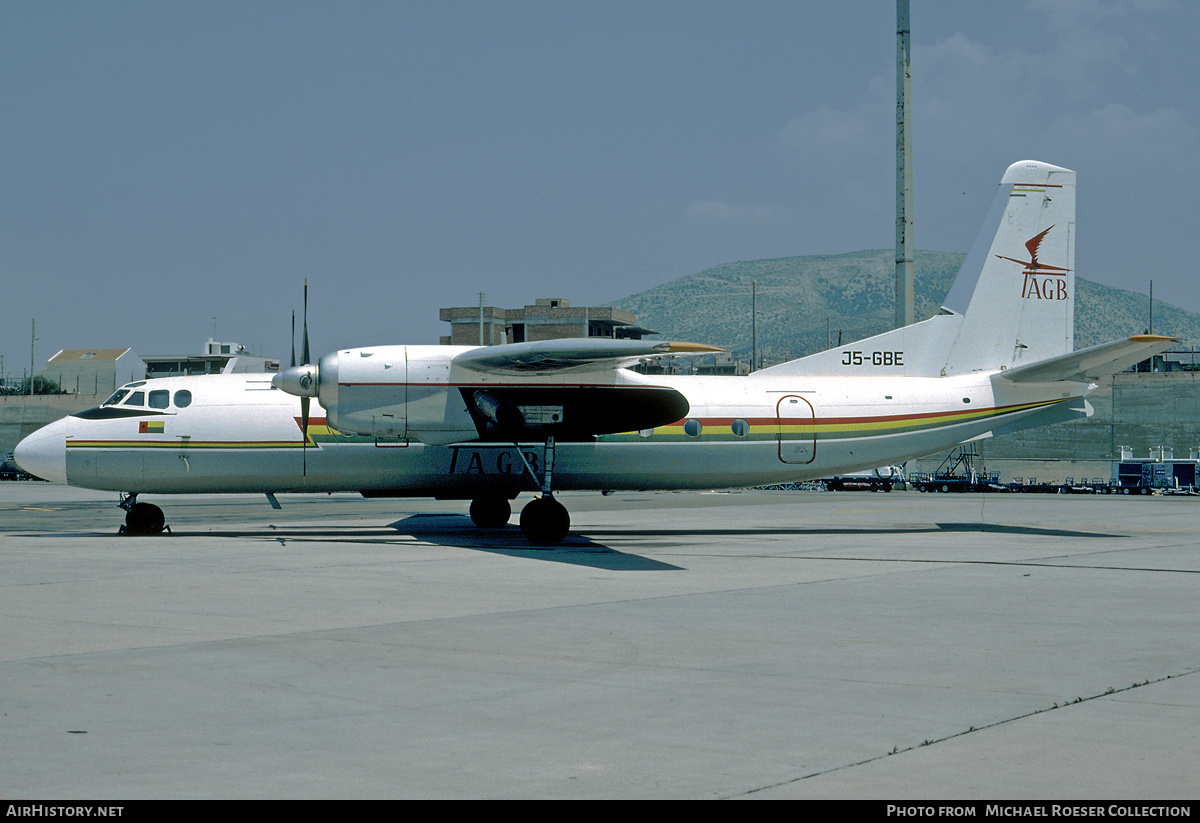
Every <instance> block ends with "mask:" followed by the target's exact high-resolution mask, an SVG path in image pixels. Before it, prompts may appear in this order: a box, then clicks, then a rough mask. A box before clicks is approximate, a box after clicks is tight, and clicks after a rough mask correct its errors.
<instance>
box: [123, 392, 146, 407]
mask: <svg viewBox="0 0 1200 823" xmlns="http://www.w3.org/2000/svg"><path fill="white" fill-rule="evenodd" d="M124 405H126V406H144V405H146V393H145V392H144V391H135V392H134V393H133V394H131V395H129V399H128V400H126V401H125V403H124Z"/></svg>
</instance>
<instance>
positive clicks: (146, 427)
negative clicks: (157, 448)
mask: <svg viewBox="0 0 1200 823" xmlns="http://www.w3.org/2000/svg"><path fill="white" fill-rule="evenodd" d="M162 431H163V421H161V420H143V421H142V422H140V423H138V434H162Z"/></svg>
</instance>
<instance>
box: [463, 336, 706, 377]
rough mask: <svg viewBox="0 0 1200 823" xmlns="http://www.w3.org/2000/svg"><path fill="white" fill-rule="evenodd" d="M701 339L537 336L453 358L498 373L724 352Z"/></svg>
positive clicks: (625, 363) (615, 365) (611, 366)
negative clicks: (536, 338)
mask: <svg viewBox="0 0 1200 823" xmlns="http://www.w3.org/2000/svg"><path fill="white" fill-rule="evenodd" d="M723 351H725V349H718V348H714V347H712V346H705V345H702V344H699V343H668V342H659V343H652V342H649V341H644V340H609V339H607V338H591V339H578V338H569V339H562V340H535V341H532V342H528V343H510V344H508V345H503V346H481V347H480V348H477V349H471V350H470V351H466V352H463V353H462V354H460V355H458V356H456V357H455V358H454V360H453V361H452V362H453V364H454V365H455V366H461V367H462V368H467V369H472V370H473V371H479V372H493V373H497V374H514V373H516V374H530V373H537V374H544V373H547V372H557V371H565V370H567V369H580V368H584V367H590V368H593V369H595V368H609V369H618V368H622V367H623V366H628V365H632V364H633V363H636V362H638V361H639V360H642V359H646V358H654V357H670V356H673V355H680V354H711V353H714V352H723Z"/></svg>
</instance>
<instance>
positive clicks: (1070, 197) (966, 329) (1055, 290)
mask: <svg viewBox="0 0 1200 823" xmlns="http://www.w3.org/2000/svg"><path fill="white" fill-rule="evenodd" d="M1074 307H1075V172H1073V171H1069V170H1068V169H1063V168H1059V167H1058V166H1052V165H1050V164H1048V163H1038V162H1036V161H1032V160H1025V161H1021V162H1020V163H1014V164H1013V165H1011V166H1009V168H1008V171H1007V172H1005V174H1004V178H1003V179H1002V180H1001V181H1000V190H999V191H998V192H997V193H996V198H995V200H994V201H993V202H992V207H991V209H990V210H989V212H988V216H987V219H986V220H985V221H984V224H983V227H982V228H981V229H980V232H979V234H978V235H977V236H976V238H975V242H974V243H973V244H972V246H971V250H970V252H969V253H968V254H967V257H966V260H964V261H963V265H962V269H960V270H959V273H958V277H957V279H955V281H954V286H953V288H952V289H951V290H950V294H949V295H948V296H947V297H946V302H945V308H946V309H948V310H950V311H951V312H954V313H956V314H961V315H962V322H961V323H960V324H959V328H958V334H957V335H956V337H955V340H954V342H953V344H952V345H951V347H950V351H949V354H948V355H947V359H946V365H945V373H946V374H964V373H967V372H972V371H980V370H989V371H990V370H993V369H1007V368H1011V367H1014V366H1020V365H1024V364H1028V363H1033V362H1036V361H1038V360H1043V359H1045V358H1047V357H1054V356H1056V355H1060V354H1065V353H1067V352H1069V351H1072V350H1073V349H1074V329H1075V308H1074Z"/></svg>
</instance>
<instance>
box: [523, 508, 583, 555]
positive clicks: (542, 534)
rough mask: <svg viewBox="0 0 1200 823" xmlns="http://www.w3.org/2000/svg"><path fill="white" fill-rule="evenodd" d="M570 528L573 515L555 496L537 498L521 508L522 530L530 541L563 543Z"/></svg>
mask: <svg viewBox="0 0 1200 823" xmlns="http://www.w3.org/2000/svg"><path fill="white" fill-rule="evenodd" d="M570 529H571V515H570V514H569V513H568V512H567V509H566V507H565V506H563V504H562V503H559V502H558V501H557V500H555V499H554V498H553V497H538V498H535V499H534V500H530V501H529V503H527V504H526V505H525V508H523V509H521V532H522V533H523V534H524V535H525V537H526V538H528V540H529V542H530V543H537V544H539V545H553V544H555V543H561V542H562V540H563V538H564V537H566V536H567V532H568V531H570Z"/></svg>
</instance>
